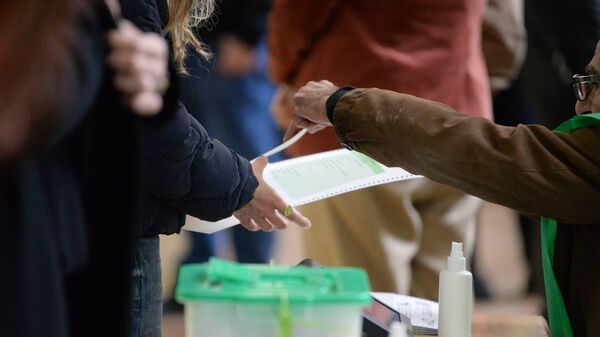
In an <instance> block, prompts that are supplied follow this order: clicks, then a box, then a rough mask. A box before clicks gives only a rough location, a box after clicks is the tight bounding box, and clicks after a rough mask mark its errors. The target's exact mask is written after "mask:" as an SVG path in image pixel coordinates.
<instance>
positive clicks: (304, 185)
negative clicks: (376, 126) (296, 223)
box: [270, 152, 384, 199]
mask: <svg viewBox="0 0 600 337" xmlns="http://www.w3.org/2000/svg"><path fill="white" fill-rule="evenodd" d="M383 172H384V170H383V168H382V167H380V166H379V164H378V163H377V162H376V161H374V160H373V159H371V158H369V157H367V156H365V155H363V154H360V153H357V152H342V153H338V154H335V155H331V156H328V157H325V158H323V157H321V158H317V159H315V160H310V161H306V162H305V163H302V164H297V165H294V166H288V167H280V168H275V169H273V170H272V171H271V173H270V174H271V175H272V176H273V178H274V180H275V181H276V182H277V184H278V185H279V186H281V188H282V189H283V190H284V191H285V192H286V193H287V195H289V196H290V197H291V198H293V199H300V198H303V197H306V196H309V195H311V194H315V193H318V192H322V191H325V190H328V189H331V188H335V187H338V186H341V185H344V184H347V183H350V182H353V181H356V180H359V179H363V178H367V177H371V176H374V175H377V174H380V173H383Z"/></svg>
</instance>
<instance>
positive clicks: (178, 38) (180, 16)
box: [164, 0, 215, 74]
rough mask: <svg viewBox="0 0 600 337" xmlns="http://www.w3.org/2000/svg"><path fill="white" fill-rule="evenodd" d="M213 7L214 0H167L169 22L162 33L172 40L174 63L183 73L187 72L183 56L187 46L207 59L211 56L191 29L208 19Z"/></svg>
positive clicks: (184, 56)
mask: <svg viewBox="0 0 600 337" xmlns="http://www.w3.org/2000/svg"><path fill="white" fill-rule="evenodd" d="M214 9H215V0H169V22H168V23H167V26H166V27H165V29H164V33H165V34H167V35H169V36H170V37H171V40H172V41H173V51H174V54H175V63H176V64H177V67H178V68H179V71H180V72H181V73H183V74H187V71H186V70H185V58H186V56H187V47H188V46H192V47H193V48H194V49H195V50H196V52H198V54H200V55H201V56H202V57H204V58H205V59H207V60H208V59H210V57H211V54H210V52H209V51H208V49H207V48H206V46H205V45H204V44H203V43H202V42H200V40H198V38H197V37H196V36H195V35H194V32H193V29H194V28H195V27H198V26H199V25H200V24H202V23H203V22H205V21H206V20H208V19H209V18H210V16H211V14H212V13H213V11H214Z"/></svg>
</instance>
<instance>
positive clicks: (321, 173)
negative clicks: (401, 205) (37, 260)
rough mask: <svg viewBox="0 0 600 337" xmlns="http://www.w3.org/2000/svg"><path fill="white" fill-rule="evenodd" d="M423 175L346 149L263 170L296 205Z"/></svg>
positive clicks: (201, 227)
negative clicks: (390, 165)
mask: <svg viewBox="0 0 600 337" xmlns="http://www.w3.org/2000/svg"><path fill="white" fill-rule="evenodd" d="M420 177H421V176H417V175H413V174H411V173H409V172H407V171H405V170H403V169H401V168H398V167H386V166H385V165H383V164H381V163H379V162H377V161H375V160H374V159H371V158H370V157H368V156H366V155H364V154H362V153H359V152H355V151H348V150H346V149H340V150H333V151H327V152H321V153H317V154H313V155H308V156H302V157H298V158H293V159H288V160H283V161H280V162H276V163H273V164H269V165H267V167H266V168H265V171H264V173H263V178H264V180H265V181H266V182H267V183H268V184H269V185H270V186H271V187H272V188H273V189H274V190H275V191H276V192H277V193H279V195H280V196H281V197H282V198H283V199H284V200H285V201H286V202H287V203H288V204H290V205H292V206H294V207H296V206H300V205H304V204H308V203H311V202H314V201H318V200H322V199H326V198H330V197H333V196H335V195H339V194H343V193H347V192H351V191H355V190H359V189H363V188H367V187H370V186H375V185H380V184H386V183H390V182H394V181H400V180H407V179H415V178H420ZM238 223H239V221H238V220H237V219H235V217H230V218H227V219H224V220H221V221H217V222H208V221H193V222H188V224H187V225H186V226H184V227H183V229H186V230H190V231H195V232H202V233H214V232H216V231H219V230H222V229H225V228H228V227H231V226H234V225H237V224H238Z"/></svg>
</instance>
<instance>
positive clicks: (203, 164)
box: [121, 0, 258, 220]
mask: <svg viewBox="0 0 600 337" xmlns="http://www.w3.org/2000/svg"><path fill="white" fill-rule="evenodd" d="M165 3H166V1H165ZM161 4H163V3H159V2H157V1H156V0H144V1H134V0H121V5H122V7H123V14H124V16H125V17H126V18H129V19H131V20H132V21H133V22H134V23H135V24H136V25H138V26H139V27H140V29H142V30H144V31H148V32H156V33H160V32H161V27H162V17H165V13H161V10H163V9H161V8H162V6H160V5H161ZM161 14H162V15H161ZM171 72H172V73H173V74H174V69H171ZM174 84H177V83H176V82H174ZM174 91H176V90H169V91H168V92H167V95H168V96H169V94H171V96H172V95H173V92H174ZM175 99H176V98H175ZM172 101H173V98H172V97H171V99H168V98H167V99H166V102H167V104H166V106H167V107H168V106H169V105H170V102H172ZM141 132H142V146H143V150H142V151H143V155H142V156H143V157H142V169H143V171H144V175H143V184H144V187H145V188H146V190H147V191H148V192H150V193H151V194H153V195H154V196H156V197H157V198H158V199H160V200H162V201H164V202H166V203H167V204H169V205H170V206H172V207H174V208H175V209H177V210H178V211H180V212H184V213H187V214H190V215H193V216H195V217H198V218H201V219H205V220H219V219H222V218H225V217H228V216H230V215H231V214H232V213H233V211H235V210H237V209H239V208H241V207H243V206H244V205H246V204H247V203H248V202H250V200H251V199H252V197H253V196H254V191H255V190H256V188H257V186H258V181H257V180H256V177H255V176H254V174H253V173H252V167H251V165H250V163H249V162H248V161H247V160H246V159H244V158H242V157H240V156H239V155H237V154H236V153H234V152H233V151H231V150H230V149H228V148H227V147H225V146H224V145H223V144H222V143H220V142H219V141H217V140H215V139H212V138H210V137H209V136H208V134H207V133H206V131H205V130H204V128H203V127H202V126H201V125H200V123H198V121H196V119H194V118H193V117H192V116H191V115H190V114H189V113H188V111H187V109H186V108H185V107H184V106H183V104H181V103H176V108H175V109H174V111H164V112H163V113H161V114H160V115H159V116H158V118H155V119H148V120H144V121H142V130H141Z"/></svg>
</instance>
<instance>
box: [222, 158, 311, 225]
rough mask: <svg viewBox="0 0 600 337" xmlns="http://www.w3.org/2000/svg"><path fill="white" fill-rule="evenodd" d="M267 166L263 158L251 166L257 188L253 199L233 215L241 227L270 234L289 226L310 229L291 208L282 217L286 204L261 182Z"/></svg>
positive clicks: (307, 223)
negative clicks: (256, 181)
mask: <svg viewBox="0 0 600 337" xmlns="http://www.w3.org/2000/svg"><path fill="white" fill-rule="evenodd" d="M267 164H268V161H267V158H265V157H259V158H257V159H256V161H255V162H254V163H253V164H252V169H253V170H254V175H255V176H256V178H257V179H258V188H257V189H256V192H254V198H252V200H251V201H250V202H249V203H248V204H247V205H246V206H244V207H242V208H240V209H239V210H237V211H235V212H234V213H233V215H234V216H235V217H236V218H237V219H238V220H239V221H240V223H241V224H242V226H244V227H245V228H246V229H248V230H251V231H256V230H263V231H267V232H270V231H272V230H274V229H285V228H287V227H289V226H290V225H291V224H295V225H297V226H300V227H306V228H307V227H310V221H309V220H308V219H307V218H305V217H304V216H303V215H302V214H300V212H298V211H297V210H295V209H293V208H291V211H290V212H289V213H290V214H287V217H286V216H284V212H285V209H286V208H287V207H288V204H287V203H286V202H285V201H283V199H282V198H281V197H280V196H279V195H278V194H277V193H276V192H275V191H274V190H273V189H272V188H271V186H269V185H268V184H267V183H266V182H265V181H264V180H263V171H264V170H265V167H266V166H267Z"/></svg>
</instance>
